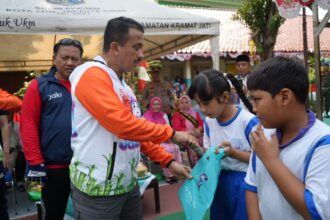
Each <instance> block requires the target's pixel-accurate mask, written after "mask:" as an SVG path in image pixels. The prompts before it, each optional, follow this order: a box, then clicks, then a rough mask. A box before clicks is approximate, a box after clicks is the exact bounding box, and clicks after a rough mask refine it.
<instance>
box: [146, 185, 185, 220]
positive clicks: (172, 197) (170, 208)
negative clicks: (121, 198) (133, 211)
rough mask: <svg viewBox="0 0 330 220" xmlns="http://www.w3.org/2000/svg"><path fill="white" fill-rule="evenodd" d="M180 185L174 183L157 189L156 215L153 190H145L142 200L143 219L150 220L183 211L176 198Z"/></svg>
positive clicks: (177, 197)
mask: <svg viewBox="0 0 330 220" xmlns="http://www.w3.org/2000/svg"><path fill="white" fill-rule="evenodd" d="M181 184H182V183H176V184H172V185H165V186H161V187H159V194H160V213H156V209H155V202H154V191H153V189H147V190H146V191H145V192H144V196H143V199H142V205H143V219H144V220H152V219H155V218H157V217H160V216H164V215H168V214H171V213H175V212H179V211H182V210H183V209H182V206H181V202H180V199H179V196H178V191H179V188H180V187H181Z"/></svg>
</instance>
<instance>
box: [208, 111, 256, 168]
mask: <svg viewBox="0 0 330 220" xmlns="http://www.w3.org/2000/svg"><path fill="white" fill-rule="evenodd" d="M237 109H238V111H237V113H236V114H235V116H234V117H233V118H232V119H230V120H229V121H228V122H225V123H221V122H220V121H219V120H217V119H211V118H209V117H206V119H205V123H204V141H203V142H204V147H205V148H210V147H211V146H218V145H219V144H220V143H221V142H223V141H229V142H230V143H231V144H232V146H233V147H235V148H237V149H239V150H241V151H251V147H250V140H249V137H250V133H251V131H252V130H253V128H254V127H255V126H256V125H257V124H258V123H259V120H258V118H257V117H256V116H255V115H253V114H251V113H250V112H248V111H246V110H244V109H242V108H241V107H238V106H237ZM221 161H222V169H224V170H232V171H243V172H246V171H247V167H248V164H247V163H244V162H242V161H239V160H237V159H234V158H230V157H226V158H223V159H222V160H221Z"/></svg>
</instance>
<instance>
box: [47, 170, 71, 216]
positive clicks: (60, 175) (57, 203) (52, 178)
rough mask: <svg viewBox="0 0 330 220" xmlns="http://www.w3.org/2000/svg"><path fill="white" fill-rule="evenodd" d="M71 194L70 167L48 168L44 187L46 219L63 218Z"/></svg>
mask: <svg viewBox="0 0 330 220" xmlns="http://www.w3.org/2000/svg"><path fill="white" fill-rule="evenodd" d="M69 195H70V175H69V168H68V167H66V168H60V169H47V180H46V185H45V187H44V188H43V189H42V201H43V204H44V207H45V210H46V213H45V220H63V217H64V214H65V209H66V205H67V203H68V198H69Z"/></svg>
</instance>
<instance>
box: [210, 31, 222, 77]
mask: <svg viewBox="0 0 330 220" xmlns="http://www.w3.org/2000/svg"><path fill="white" fill-rule="evenodd" d="M210 45H211V55H212V67H213V69H216V70H218V71H219V70H220V51H219V35H217V36H213V37H212V38H211V39H210Z"/></svg>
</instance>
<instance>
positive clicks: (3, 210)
mask: <svg viewBox="0 0 330 220" xmlns="http://www.w3.org/2000/svg"><path fill="white" fill-rule="evenodd" d="M0 219H1V220H9V216H8V212H7V199H6V187H5V178H4V168H3V164H2V161H0Z"/></svg>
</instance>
